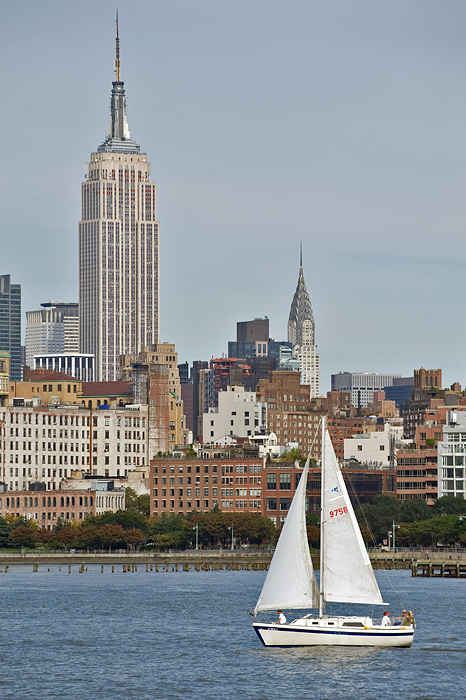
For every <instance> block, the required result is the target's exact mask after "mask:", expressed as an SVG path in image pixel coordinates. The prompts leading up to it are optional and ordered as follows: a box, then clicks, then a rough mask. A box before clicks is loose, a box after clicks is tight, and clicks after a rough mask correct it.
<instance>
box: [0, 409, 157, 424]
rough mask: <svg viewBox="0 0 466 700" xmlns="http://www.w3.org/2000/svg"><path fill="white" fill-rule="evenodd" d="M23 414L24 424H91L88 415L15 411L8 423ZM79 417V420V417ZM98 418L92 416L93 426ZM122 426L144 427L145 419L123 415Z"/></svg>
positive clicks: (16, 419) (11, 413)
mask: <svg viewBox="0 0 466 700" xmlns="http://www.w3.org/2000/svg"><path fill="white" fill-rule="evenodd" d="M6 415H7V414H6V413H3V415H2V418H1V420H3V421H5V422H7V421H6ZM21 415H22V416H23V421H22V422H23V423H26V424H29V425H31V424H33V423H34V424H35V425H39V424H40V423H42V425H62V426H67V425H75V426H79V425H81V426H83V427H84V426H87V427H89V426H90V425H91V417H90V416H76V415H72V416H68V415H57V414H56V413H53V414H44V413H41V414H39V413H15V412H13V411H11V412H10V421H9V422H10V423H16V424H18V423H20V419H19V417H20V416H21ZM40 415H42V421H40ZM34 416H35V421H34V420H33V417H34ZM80 418H81V422H80V421H79V419H80ZM98 418H100V416H93V417H92V425H93V426H94V427H98ZM121 419H122V417H121V416H117V418H116V424H117V426H121ZM104 422H105V425H106V426H109V425H110V416H104ZM124 426H125V428H131V427H133V428H145V427H146V419H145V418H137V417H134V416H125V417H124Z"/></svg>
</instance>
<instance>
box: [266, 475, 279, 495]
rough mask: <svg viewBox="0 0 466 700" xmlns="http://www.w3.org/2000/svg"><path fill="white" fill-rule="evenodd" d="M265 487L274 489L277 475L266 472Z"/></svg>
mask: <svg viewBox="0 0 466 700" xmlns="http://www.w3.org/2000/svg"><path fill="white" fill-rule="evenodd" d="M267 488H268V489H269V490H271V491H275V490H276V488H277V475H276V474H267Z"/></svg>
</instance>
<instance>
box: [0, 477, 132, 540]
mask: <svg viewBox="0 0 466 700" xmlns="http://www.w3.org/2000/svg"><path fill="white" fill-rule="evenodd" d="M31 486H32V488H31V490H28V491H15V492H14V493H12V492H10V491H3V492H0V516H1V517H3V518H4V517H5V516H7V515H9V516H11V517H14V518H24V519H25V520H32V521H33V522H34V523H35V524H36V525H38V526H39V527H40V528H41V529H43V530H53V529H54V528H55V526H56V524H57V520H59V519H61V520H63V521H64V522H65V523H66V524H69V525H74V524H75V523H79V522H82V521H83V520H86V518H88V517H89V516H90V515H101V514H102V513H104V512H105V511H111V512H112V513H116V511H117V510H124V509H125V491H124V489H120V490H118V491H111V492H110V491H106V492H103V491H102V490H100V489H99V490H97V489H96V486H97V484H95V483H92V482H88V484H87V485H86V487H85V488H81V489H77V490H74V491H72V492H70V491H54V492H53V493H50V492H48V493H47V492H45V491H44V490H42V489H40V490H37V488H36V487H39V488H40V487H42V486H43V484H41V483H37V484H32V485H31Z"/></svg>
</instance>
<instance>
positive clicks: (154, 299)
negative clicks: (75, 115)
mask: <svg viewBox="0 0 466 700" xmlns="http://www.w3.org/2000/svg"><path fill="white" fill-rule="evenodd" d="M116 29H117V31H116V59H115V72H116V80H115V81H114V82H113V83H112V85H113V88H112V95H111V103H110V126H109V129H108V133H107V136H106V138H105V140H104V142H103V143H101V144H100V146H98V148H97V150H96V152H94V153H91V158H90V162H89V163H88V164H87V167H86V178H85V182H83V183H82V186H81V191H82V212H81V221H80V223H79V316H80V348H81V352H82V353H92V354H94V355H95V364H96V380H97V381H112V380H115V379H118V374H119V357H120V355H123V354H137V353H139V352H140V350H141V347H142V346H148V347H150V346H151V345H152V344H153V343H158V341H159V224H158V221H157V210H156V184H155V182H151V181H150V165H149V163H148V162H147V155H146V154H145V153H141V149H140V146H139V144H138V143H136V142H135V141H134V140H133V139H132V138H131V134H130V130H129V126H128V119H127V114H126V96H125V89H124V83H123V82H122V81H121V80H120V40H119V35H118V17H117V27H116Z"/></svg>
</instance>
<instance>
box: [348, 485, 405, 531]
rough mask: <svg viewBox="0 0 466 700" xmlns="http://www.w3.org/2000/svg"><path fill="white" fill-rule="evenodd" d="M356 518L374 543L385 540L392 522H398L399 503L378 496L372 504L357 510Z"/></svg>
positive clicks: (389, 498)
mask: <svg viewBox="0 0 466 700" xmlns="http://www.w3.org/2000/svg"><path fill="white" fill-rule="evenodd" d="M357 517H358V520H359V523H360V524H361V525H366V527H367V526H368V527H369V530H370V531H371V532H372V535H373V537H374V539H375V541H376V542H381V541H382V540H384V539H387V535H388V531H389V530H391V529H392V523H393V521H395V522H396V521H399V520H400V501H399V500H398V499H397V498H395V497H394V496H384V495H382V494H379V495H378V496H376V497H375V498H374V500H373V502H372V503H364V504H363V505H362V506H360V507H359V508H358V511H357Z"/></svg>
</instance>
